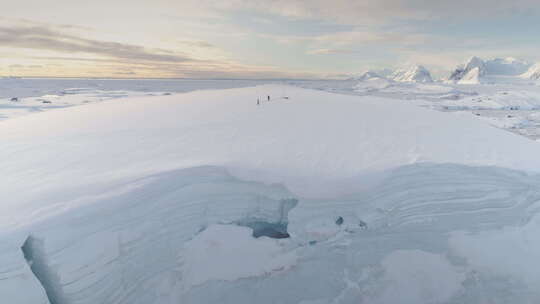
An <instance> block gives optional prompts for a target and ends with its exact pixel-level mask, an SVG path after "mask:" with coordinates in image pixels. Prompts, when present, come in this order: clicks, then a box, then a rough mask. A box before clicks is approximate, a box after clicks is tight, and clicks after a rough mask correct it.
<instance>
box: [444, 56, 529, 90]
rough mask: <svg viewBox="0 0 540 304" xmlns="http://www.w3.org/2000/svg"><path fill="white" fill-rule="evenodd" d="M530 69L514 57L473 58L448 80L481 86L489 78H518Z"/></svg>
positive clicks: (457, 69)
mask: <svg viewBox="0 0 540 304" xmlns="http://www.w3.org/2000/svg"><path fill="white" fill-rule="evenodd" d="M530 67H531V64H530V63H528V62H526V61H523V60H519V59H515V58H512V57H507V58H495V59H489V60H483V59H481V58H479V57H472V58H470V59H469V60H468V61H467V62H466V63H465V64H463V65H460V66H458V67H457V68H456V69H455V70H454V71H453V72H452V74H451V75H450V77H449V79H448V80H449V82H453V83H458V84H479V83H482V82H484V81H485V79H484V78H485V77H487V76H517V75H520V74H523V73H524V72H525V71H527V69H529V68H530Z"/></svg>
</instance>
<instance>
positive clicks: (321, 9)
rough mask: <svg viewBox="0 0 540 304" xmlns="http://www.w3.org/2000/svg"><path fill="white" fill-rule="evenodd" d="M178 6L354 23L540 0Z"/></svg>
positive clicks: (481, 13) (241, 1) (485, 11)
mask: <svg viewBox="0 0 540 304" xmlns="http://www.w3.org/2000/svg"><path fill="white" fill-rule="evenodd" d="M161 1H166V0H161ZM178 5H180V6H183V7H184V8H185V10H184V11H186V12H188V11H190V10H191V11H199V12H200V11H213V12H215V11H255V12H259V13H263V14H274V15H279V16H285V17H289V18H296V19H319V20H330V21H332V22H337V23H343V24H353V25H359V24H364V25H365V24H385V23H388V22H391V21H396V20H408V21H411V20H433V19H439V18H456V17H460V16H462V17H464V18H468V17H473V16H474V17H476V18H491V17H496V16H502V15H506V14H508V13H516V12H529V13H530V12H531V11H536V12H538V10H539V6H538V1H537V0H513V1H497V0H474V1H471V0H453V1H444V0H377V1H373V0H356V1H350V0H333V1H328V0H310V1H305V0H271V1H269V0H229V1H214V0H184V1H182V2H181V4H178ZM202 8H204V9H202Z"/></svg>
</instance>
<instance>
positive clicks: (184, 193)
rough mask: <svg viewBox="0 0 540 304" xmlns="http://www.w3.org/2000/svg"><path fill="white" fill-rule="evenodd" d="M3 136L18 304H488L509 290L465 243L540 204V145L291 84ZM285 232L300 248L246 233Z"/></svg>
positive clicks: (40, 117)
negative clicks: (476, 279)
mask: <svg viewBox="0 0 540 304" xmlns="http://www.w3.org/2000/svg"><path fill="white" fill-rule="evenodd" d="M267 95H270V96H271V101H264V102H262V104H261V105H257V104H256V100H257V98H260V99H261V100H264V99H263V97H265V96H267ZM285 96H286V97H287V98H283V97H285ZM0 141H1V142H2V143H3V146H2V148H1V149H0V170H1V171H2V173H3V174H2V175H1V176H0V191H1V193H3V195H4V197H6V198H7V199H4V200H2V202H1V204H0V238H1V239H2V242H0V278H1V280H0V295H2V296H3V298H8V299H10V301H11V303H17V304H18V303H47V302H48V301H49V300H48V299H52V302H53V303H52V304H72V303H78V304H83V303H106V304H108V303H130V304H133V303H141V304H142V303H156V304H161V303H178V302H183V303H184V302H185V303H214V302H217V301H219V302H221V303H252V302H253V301H254V299H257V301H259V302H260V303H272V302H273V303H276V302H279V303H300V302H301V301H302V300H306V301H308V300H309V301H322V303H329V302H332V301H335V302H337V303H354V302H358V300H359V299H360V300H362V301H365V302H368V303H375V302H376V301H378V302H377V303H395V302H396V301H398V300H400V301H401V302H402V303H434V302H447V301H450V300H452V299H458V300H456V301H457V302H459V303H467V301H468V302H469V303H474V302H478V301H475V300H479V299H478V298H475V297H474V295H471V294H470V293H472V292H484V291H490V290H491V289H489V287H485V286H487V285H485V286H484V285H481V284H480V285H478V286H477V285H470V284H469V283H468V282H469V281H467V280H468V278H469V276H471V275H472V274H473V273H475V271H476V269H475V266H474V265H476V264H477V263H476V262H474V261H475V260H472V257H474V256H475V255H476V254H477V253H476V251H475V252H472V253H469V252H467V251H463V250H457V249H456V250H455V251H452V250H454V249H449V245H447V244H446V243H445V242H446V241H447V240H448V237H447V236H448V235H449V234H450V233H451V232H455V231H457V230H465V231H469V230H470V231H477V230H478V229H482V230H483V231H485V233H493V232H490V231H492V230H494V229H500V228H501V227H502V226H505V225H513V226H514V227H515V229H516V230H519V229H521V228H520V227H518V226H516V225H518V224H519V223H523V222H524V221H526V220H527V219H528V218H529V217H531V216H532V215H531V214H535V213H536V212H537V209H538V208H537V206H536V205H535V204H536V202H538V201H540V196H539V193H538V191H537V190H536V189H538V185H539V183H538V176H537V175H536V173H537V172H539V171H540V159H539V158H538V155H539V153H540V145H538V143H536V142H533V141H530V140H527V139H526V138H524V137H520V136H517V135H514V134H511V133H507V132H504V131H501V130H499V129H496V128H493V127H490V126H488V125H486V124H484V123H482V122H481V121H479V120H477V119H474V118H473V117H471V116H465V115H456V114H451V113H442V112H437V111H432V110H429V109H425V108H421V107H417V106H414V105H412V104H408V103H403V102H402V101H396V100H389V99H385V98H378V97H369V96H368V97H358V96H345V95H337V94H331V93H326V92H321V91H315V90H306V89H301V88H297V87H290V86H279V85H266V86H258V87H253V88H242V89H230V90H215V91H200V92H192V93H185V94H180V95H171V96H159V97H140V98H129V99H124V100H122V99H119V100H115V101H106V102H102V103H95V104H87V105H84V106H79V107H71V108H63V109H57V110H54V111H48V112H43V113H37V114H32V115H27V116H24V117H19V118H15V119H9V120H5V121H2V122H0ZM449 163H452V164H449ZM471 166H498V167H502V168H490V167H471ZM510 169H515V170H522V171H525V172H518V171H513V170H510ZM339 216H341V217H342V218H343V221H342V222H343V223H342V224H337V223H338V221H336V218H338V217H339ZM237 226H241V228H238V227H237ZM276 227H277V229H284V228H287V229H288V230H287V231H288V232H289V233H290V234H291V236H292V237H291V238H290V239H285V240H275V239H269V238H266V237H262V238H260V239H255V238H249V237H247V234H248V233H249V232H250V231H252V233H253V234H256V233H257V231H261V230H268V229H276ZM527 229H530V228H527ZM226 240H231V241H226ZM466 241H467V240H463V242H466ZM381 242H382V243H381ZM460 242H462V241H461V239H458V240H453V243H452V244H457V245H456V246H455V247H452V248H460V247H459V244H461V243H460ZM377 244H379V245H377ZM380 244H383V245H380ZM230 246H232V247H230ZM21 247H22V249H21ZM232 248H235V249H234V250H236V252H237V253H238V256H235V255H231V251H232V250H233V249H232ZM451 254H455V255H459V256H461V257H462V258H463V259H467V258H468V257H471V264H470V265H469V264H467V263H465V262H462V264H459V263H457V262H456V261H455V260H452V259H450V258H449V257H448V256H449V255H451ZM252 255H253V256H252ZM195 257H200V258H201V259H202V260H203V261H207V262H206V263H202V264H201V263H200V262H195V260H196V258H195ZM240 257H244V258H243V260H245V261H246V264H245V266H244V267H237V268H231V267H225V266H224V267H223V268H216V267H218V266H219V263H217V260H219V259H221V258H223V259H225V260H226V261H229V262H230V263H237V261H238V259H239V258H240ZM197 261H198V260H197ZM411 261H413V262H414V263H412V262H411ZM420 261H426V263H427V264H426V265H424V266H422V264H421V263H420ZM216 263H217V264H216ZM463 263H465V264H463ZM204 265H207V266H208V267H204ZM210 265H215V267H209V266H210ZM488 268H490V267H488ZM419 271H420V272H421V273H423V275H421V276H420V277H417V278H415V280H416V281H414V284H413V283H408V282H409V281H410V280H409V276H412V275H414V274H415V273H418V272H419ZM407 274H409V276H407ZM482 274H485V275H486V276H487V278H485V279H484V281H481V282H486V283H492V282H493V280H494V279H493V278H492V277H490V276H489V271H486V272H482ZM512 275H514V276H515V275H516V274H515V273H512ZM517 277H518V279H519V273H518V274H517ZM306 280H307V281H306ZM433 281H438V282H440V284H430V282H433ZM306 282H307V283H306ZM387 282H391V284H390V285H389V284H387ZM533 283H534V284H536V281H534V280H533ZM468 284H469V285H468ZM306 286H308V287H309V288H308V287H306ZM387 286H390V287H392V288H391V289H387ZM531 286H536V285H531ZM14 287H16V288H14ZM521 287H522V286H521V285H520V288H521ZM523 288H526V289H527V288H530V287H528V286H525V287H523ZM21 289H22V290H25V291H26V292H25V293H20V292H19V290H21ZM276 290H281V291H283V292H279V293H276ZM393 290H394V291H393ZM527 290H529V289H527ZM530 290H532V291H534V288H530ZM45 291H46V295H45ZM246 291H250V292H246ZM512 291H513V290H510V291H509V292H512ZM467 292H469V293H467ZM460 295H461V296H463V298H461V299H462V301H459V298H455V297H460ZM527 295H529V296H530V297H531V298H530V299H529V300H531V299H532V300H535V299H540V298H539V297H538V295H537V293H535V292H531V293H529V294H527ZM47 298H48V299H47ZM480 300H481V299H480ZM494 303H496V302H494Z"/></svg>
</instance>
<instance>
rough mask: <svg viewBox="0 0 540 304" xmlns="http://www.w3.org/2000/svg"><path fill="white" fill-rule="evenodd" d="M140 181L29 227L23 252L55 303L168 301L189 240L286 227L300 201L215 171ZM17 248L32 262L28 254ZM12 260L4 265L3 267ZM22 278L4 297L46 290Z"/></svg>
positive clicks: (6, 283)
mask: <svg viewBox="0 0 540 304" xmlns="http://www.w3.org/2000/svg"><path fill="white" fill-rule="evenodd" d="M133 183H134V184H136V186H135V187H130V185H126V187H127V188H128V189H127V190H126V191H124V192H123V193H120V194H118V193H111V194H108V195H107V194H105V195H104V196H103V197H101V198H97V199H94V200H91V201H88V202H87V204H86V205H84V206H80V207H79V208H76V209H74V210H71V211H69V212H67V213H65V214H59V215H57V216H55V217H52V218H49V219H48V220H46V221H44V222H42V223H40V224H37V225H35V226H33V227H31V228H28V229H29V231H28V232H29V233H31V237H30V238H29V239H28V240H27V241H26V243H25V245H24V246H23V247H24V249H25V250H23V251H24V252H25V254H26V258H27V259H28V261H29V264H30V265H32V270H33V271H34V273H35V274H36V277H38V278H39V280H40V281H41V285H43V287H44V288H45V290H46V291H47V294H48V295H49V298H50V299H51V304H83V303H89V304H90V303H91V304H95V303H106V304H113V303H126V304H128V303H129V304H135V303H141V304H151V303H162V302H160V300H159V299H160V297H159V295H158V293H159V292H164V291H163V288H164V287H163V286H162V284H164V282H167V281H168V280H171V278H172V279H174V278H175V271H174V268H175V265H176V263H177V259H178V254H179V252H180V250H181V248H182V246H183V245H184V243H185V242H186V241H187V240H188V239H189V238H191V237H193V236H194V235H195V234H197V232H198V231H200V230H201V229H204V228H205V227H207V226H208V225H211V224H215V223H234V222H239V221H242V219H245V218H249V219H252V218H257V219H261V220H264V221H265V222H268V223H282V222H283V223H286V222H287V214H286V213H285V212H288V210H289V209H290V208H287V207H284V203H283V199H284V198H289V197H292V195H291V194H290V193H289V192H288V191H287V190H286V189H284V188H283V187H280V186H277V185H274V186H267V185H264V184H260V183H254V182H244V181H240V180H238V179H236V178H233V177H231V176H230V175H229V174H227V172H226V171H225V170H223V169H219V168H215V167H199V168H191V169H185V170H178V171H172V172H168V173H163V174H159V175H154V176H151V177H148V178H145V179H142V180H137V181H134V182H133ZM15 250H17V251H18V253H19V259H21V260H23V261H24V259H23V254H22V252H21V250H20V248H13V250H12V252H14V251H15ZM9 262H11V260H9V259H1V260H0V269H3V268H6V267H8V265H5V264H4V263H9ZM16 275H17V273H13V274H11V273H10V272H8V276H6V277H5V278H3V280H0V291H3V290H5V289H7V288H9V287H11V288H14V287H17V289H18V290H21V289H28V290H30V291H29V292H30V294H31V293H32V290H34V289H36V290H39V287H40V286H39V284H33V285H32V284H30V283H33V282H32V281H29V282H30V283H25V284H23V282H20V279H19V278H18V276H16ZM26 275H28V274H26ZM165 293H169V294H172V290H168V291H165ZM0 294H1V295H2V296H4V295H10V293H0ZM10 303H17V304H19V303H21V304H23V303H24V304H34V303H40V302H38V301H35V302H32V301H30V300H23V299H21V300H20V301H18V302H10ZM41 303H47V302H46V301H43V300H42V302H41Z"/></svg>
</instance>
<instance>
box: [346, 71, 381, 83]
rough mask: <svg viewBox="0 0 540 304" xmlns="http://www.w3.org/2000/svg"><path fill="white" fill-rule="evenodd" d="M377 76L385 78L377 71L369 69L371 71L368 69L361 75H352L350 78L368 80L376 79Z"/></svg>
mask: <svg viewBox="0 0 540 304" xmlns="http://www.w3.org/2000/svg"><path fill="white" fill-rule="evenodd" d="M375 78H383V76H381V75H379V74H378V73H377V72H375V71H371V70H369V71H366V72H364V73H363V74H361V75H359V76H353V77H351V78H350V80H358V81H366V80H369V79H375Z"/></svg>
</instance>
